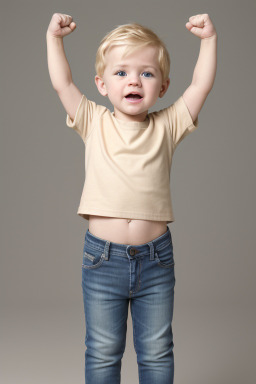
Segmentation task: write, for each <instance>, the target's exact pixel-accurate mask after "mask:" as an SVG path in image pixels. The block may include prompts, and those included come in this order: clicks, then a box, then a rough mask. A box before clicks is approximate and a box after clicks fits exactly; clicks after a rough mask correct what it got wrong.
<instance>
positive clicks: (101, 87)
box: [95, 75, 108, 96]
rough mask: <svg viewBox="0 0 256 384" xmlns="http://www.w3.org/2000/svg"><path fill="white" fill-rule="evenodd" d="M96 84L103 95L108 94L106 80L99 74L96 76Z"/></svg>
mask: <svg viewBox="0 0 256 384" xmlns="http://www.w3.org/2000/svg"><path fill="white" fill-rule="evenodd" d="M95 84H96V86H97V88H98V91H99V93H100V94H101V95H102V96H107V94H108V92H107V89H106V85H105V83H104V80H103V79H102V78H101V77H99V76H98V75H96V76H95Z"/></svg>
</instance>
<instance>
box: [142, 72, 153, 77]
mask: <svg viewBox="0 0 256 384" xmlns="http://www.w3.org/2000/svg"><path fill="white" fill-rule="evenodd" d="M143 73H146V74H148V75H149V76H145V77H152V76H153V75H152V73H150V72H143Z"/></svg>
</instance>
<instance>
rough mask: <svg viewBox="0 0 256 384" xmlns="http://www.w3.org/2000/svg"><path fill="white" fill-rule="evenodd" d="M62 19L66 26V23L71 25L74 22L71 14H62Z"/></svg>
mask: <svg viewBox="0 0 256 384" xmlns="http://www.w3.org/2000/svg"><path fill="white" fill-rule="evenodd" d="M61 19H62V21H61V25H62V26H65V25H69V24H70V23H71V22H72V20H73V17H72V16H69V15H62V18H61Z"/></svg>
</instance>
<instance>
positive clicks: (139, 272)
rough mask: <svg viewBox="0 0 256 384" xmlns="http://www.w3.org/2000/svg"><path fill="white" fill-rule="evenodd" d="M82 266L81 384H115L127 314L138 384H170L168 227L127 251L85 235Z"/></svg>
mask: <svg viewBox="0 0 256 384" xmlns="http://www.w3.org/2000/svg"><path fill="white" fill-rule="evenodd" d="M82 258H83V261H82V284H81V285H82V291H83V302H84V313H85V325H86V336H85V345H86V350H85V384H120V379H121V359H122V356H123V353H124V350H125V345H126V331H127V316H128V307H129V302H130V310H131V317H132V324H133V343H134V348H135V351H136V354H137V363H138V374H139V383H140V384H173V380H174V354H173V347H174V343H173V333H172V319H173V306H174V286H175V273H174V256H173V244H172V236H171V232H170V229H169V227H168V226H167V231H166V232H165V233H164V234H163V235H161V236H159V237H157V238H156V239H154V240H152V241H150V242H148V243H145V244H142V245H136V246H133V245H129V244H118V243H114V242H110V241H107V240H104V239H101V238H99V237H96V236H94V235H92V233H90V232H89V230H87V232H86V234H85V239H84V248H83V257H82Z"/></svg>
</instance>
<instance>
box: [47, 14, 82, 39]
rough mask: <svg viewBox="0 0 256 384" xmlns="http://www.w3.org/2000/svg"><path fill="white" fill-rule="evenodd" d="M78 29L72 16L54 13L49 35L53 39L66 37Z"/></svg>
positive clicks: (48, 31)
mask: <svg viewBox="0 0 256 384" xmlns="http://www.w3.org/2000/svg"><path fill="white" fill-rule="evenodd" d="M75 29H76V23H74V21H73V18H72V16H69V15H65V14H63V13H54V14H53V16H52V19H51V21H50V24H49V26H48V30H47V34H49V35H51V36H53V37H64V36H67V35H69V34H70V33H71V32H73V31H74V30H75Z"/></svg>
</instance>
